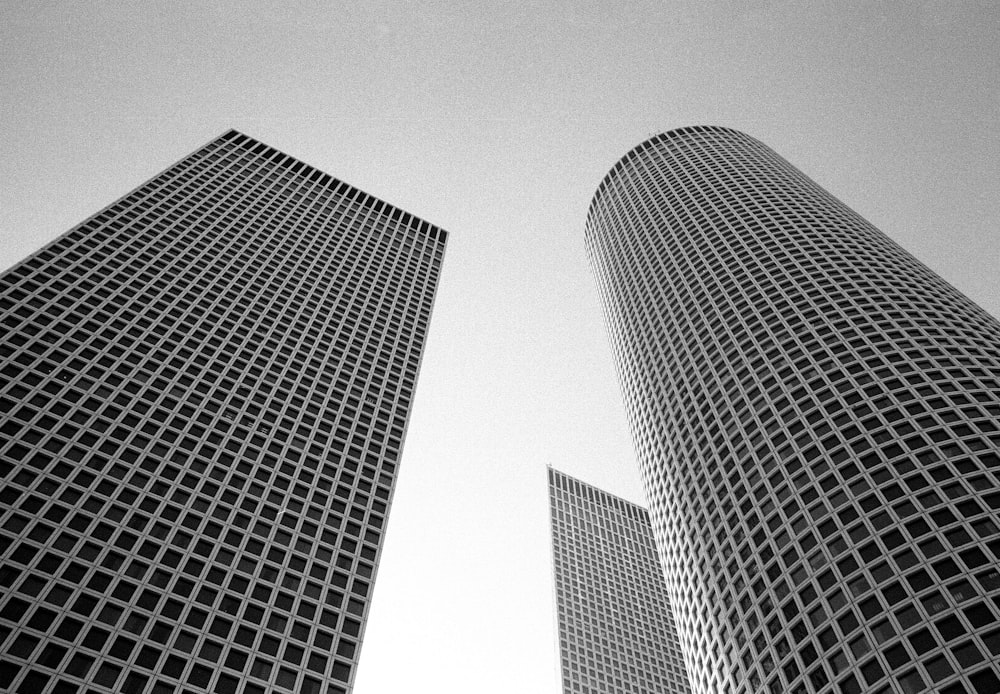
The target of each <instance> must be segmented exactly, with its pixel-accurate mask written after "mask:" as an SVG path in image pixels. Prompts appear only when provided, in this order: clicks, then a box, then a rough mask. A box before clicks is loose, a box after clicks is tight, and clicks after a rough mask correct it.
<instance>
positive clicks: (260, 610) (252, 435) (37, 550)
mask: <svg viewBox="0 0 1000 694" xmlns="http://www.w3.org/2000/svg"><path fill="white" fill-rule="evenodd" d="M445 243H446V234H445V232H444V231H442V230H441V229H438V228H436V227H434V226H432V225H430V224H428V223H426V222H423V221H421V220H419V219H417V218H415V217H413V216H412V215H410V214H408V213H406V212H403V211H402V210H400V209H398V208H395V207H393V206H391V205H388V204H386V203H385V202H383V201H381V200H378V199H376V198H373V197H372V196H370V195H367V194H366V193H364V192H362V191H360V190H358V189H356V188H354V187H352V186H349V185H347V184H345V183H342V182H340V181H337V180H336V179H334V178H332V177H331V176H329V175H327V174H325V173H323V172H321V171H318V170H316V169H314V168H312V167H310V166H308V165H306V164H304V163H302V162H300V161H297V160H295V159H293V158H291V157H289V156H287V155H285V154H282V153H281V152H278V151H276V150H274V149H272V148H271V147H268V146H267V145H265V144H263V143H260V142H258V141H256V140H254V139H252V138H249V137H247V136H245V135H242V134H240V133H238V132H235V131H230V132H227V133H225V134H223V135H222V136H220V137H219V138H217V139H215V140H213V141H212V142H210V143H208V144H207V145H205V146H204V147H202V148H200V149H198V150H197V151H195V152H194V153H193V154H191V155H190V156H187V157H185V158H184V159H182V160H181V161H179V162H177V163H176V164H174V165H173V166H171V167H170V168H168V169H167V170H166V171H164V172H162V173H161V174H159V175H157V176H155V177H154V178H152V179H151V180H150V181H148V182H147V183H145V184H143V185H141V186H140V187H139V188H137V189H136V190H134V191H133V192H131V193H129V194H128V195H126V196H125V197H124V198H122V199H121V200H119V201H117V202H115V203H114V204H112V205H111V206H109V207H108V208H106V209H105V210H103V211H101V212H100V213H98V214H96V215H94V216H93V217H91V218H90V219H88V220H86V221H85V222H83V223H82V224H80V225H79V226H77V227H75V228H74V229H72V230H70V231H69V232H67V233H66V234H64V235H63V236H61V237H60V238H58V239H57V240H56V241H54V242H52V243H50V244H49V245H47V246H46V247H45V248H43V249H42V250H40V251H39V252H37V253H36V254H34V255H33V256H31V257H29V258H28V259H26V260H25V261H23V262H21V263H19V264H18V265H16V266H14V267H13V268H11V269H10V270H8V271H7V272H6V273H4V274H3V275H2V276H0V325H2V334H3V352H2V353H0V417H2V420H0V432H2V438H0V477H2V486H0V590H2V592H0V652H2V654H3V658H2V664H0V689H2V690H3V691H11V692H31V693H32V694H49V693H51V694H69V693H73V692H80V693H83V692H87V693H88V694H89V693H90V692H135V693H139V692H151V693H153V694H166V693H168V692H171V693H172V692H177V693H181V692H184V693H185V694H187V693H192V694H195V693H197V694H200V693H202V692H219V693H229V692H248V693H256V694H265V693H268V694H269V693H270V692H281V691H289V692H296V693H298V692H309V693H319V692H323V693H324V694H343V693H344V692H347V691H350V689H351V684H352V682H353V679H354V675H355V671H356V667H357V661H358V653H359V649H360V647H361V639H362V635H363V632H364V626H365V620H366V617H367V614H368V609H369V604H370V599H371V595H372V587H373V581H374V579H375V573H376V568H377V566H378V560H379V552H380V547H381V546H382V539H383V536H384V533H385V525H386V520H387V516H388V512H389V507H390V503H391V500H392V495H393V488H394V481H395V478H396V473H397V471H398V467H399V464H400V451H401V449H402V445H403V438H404V435H405V432H406V427H407V422H408V417H409V414H410V411H411V407H412V400H413V394H414V388H415V385H416V379H417V371H418V368H419V365H420V360H421V355H422V353H423V349H424V344H425V342H426V338H427V329H428V323H429V320H430V315H431V307H432V304H433V300H434V295H435V290H436V286H437V282H438V274H439V272H440V268H441V262H442V256H443V253H444V249H445Z"/></svg>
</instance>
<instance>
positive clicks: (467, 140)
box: [0, 0, 1000, 694]
mask: <svg viewBox="0 0 1000 694" xmlns="http://www.w3.org/2000/svg"><path fill="white" fill-rule="evenodd" d="M998 45H1000V4H998V3H996V2H989V1H984V2H958V1H956V2H951V1H947V0H934V1H931V2H919V1H912V2H873V1H871V0H867V1H864V2H844V1H842V0H835V1H833V0H832V1H830V2H787V3H785V2H768V1H766V0H765V1H758V2H752V3H746V2H737V1H732V2H708V1H707V0H697V1H694V2H680V1H676V0H675V1H672V2H665V1H648V2H628V1H625V0H618V1H616V2H605V3H600V2H587V1H585V0H577V1H574V2H569V1H567V2H556V1H551V2H522V3H499V2H425V3H416V2H414V3H404V2H395V3H382V2H371V1H367V2H351V3H337V2H330V1H325V2H283V3H273V4H266V3H253V2H247V1H240V2H214V3H199V2H181V1H178V0H174V1H172V2H163V3H159V2H137V3H98V2H81V1H77V2H45V3H43V2H7V3H3V5H2V6H0V236H2V243H0V267H7V266H8V265H10V264H12V263H14V262H17V261H18V260H20V259H21V258H23V257H24V256H25V255H27V254H29V253H30V252H32V251H33V250H35V249H37V248H38V247H39V246H40V245H41V244H43V243H45V242H46V241H48V240H50V239H52V238H53V237H54V236H56V235H58V234H60V233H62V232H64V231H65V230H66V229H68V228H69V227H71V226H72V225H74V224H76V223H78V222H79V221H81V220H82V219H84V218H86V217H87V216H89V215H90V214H93V213H94V212H96V211H97V210H98V209H99V208H101V207H103V206H105V205H107V204H108V203H110V202H112V201H113V200H114V199H116V198H118V197H120V196H121V195H123V194H124V193H126V192H128V191H129V190H131V189H132V188H134V187H135V186H137V185H138V184H140V183H141V182H142V181H144V180H146V179H147V178H149V177H151V176H152V175H154V174H155V173H157V172H158V171H160V170H162V169H163V168H165V167H167V166H169V165H170V164H172V163H173V162H174V161H176V160H177V159H179V158H181V157H182V156H184V155H186V154H187V153H189V152H190V151H191V150H193V149H195V148H196V147H198V146H200V145H202V144H204V143H205V142H206V141H208V140H209V139H211V138H213V137H215V136H216V135H218V134H219V133H221V132H222V131H223V130H225V129H227V128H229V127H235V128H237V129H239V130H242V131H243V132H245V133H247V134H249V135H252V136H254V137H256V138H259V139H261V140H263V141H265V142H267V143H268V144H270V145H273V146H274V147H277V148H279V149H281V150H284V151H286V152H288V153H289V154H292V155H294V156H296V157H299V158H300V159H303V160H305V161H307V162H309V163H311V164H313V165H315V166H317V167H319V168H321V169H323V170H325V171H328V172H329V173H331V174H333V175H334V176H336V177H338V178H341V179H343V180H345V181H348V182H350V183H352V184H354V185H356V186H358V187H360V188H362V189H364V190H366V191H368V192H370V193H373V194H375V195H377V196H379V197H382V198H384V199H386V200H387V201H389V202H391V203H393V204H395V205H398V206H400V207H403V208H404V209H406V210H408V211H410V212H413V213H414V214H416V215H418V216H421V217H423V218H425V219H427V220H428V221H431V222H433V223H435V224H438V225H440V226H442V227H444V228H445V229H447V230H448V231H449V232H451V237H450V240H449V248H448V252H447V255H446V257H445V262H444V274H443V279H442V283H441V286H440V290H439V293H438V299H437V304H436V307H435V313H434V317H433V320H432V323H431V329H430V338H429V344H428V348H427V352H426V356H425V360H424V364H423V370H422V372H421V375H420V381H419V385H418V388H417V396H416V400H415V408H414V412H413V416H412V420H411V424H410V431H409V436H408V440H407V441H406V446H405V450H404V453H403V462H402V466H401V472H400V475H399V480H398V485H397V490H396V497H395V504H394V508H393V511H392V515H391V517H390V519H389V524H388V535H387V541H386V544H385V549H384V554H383V557H382V564H381V568H380V570H379V576H378V583H377V585H376V589H375V593H374V603H373V609H372V616H371V620H370V622H369V625H368V632H367V635H366V637H365V644H364V648H363V650H362V654H361V665H360V670H359V674H358V677H357V686H356V694H383V693H385V692H404V691H405V692H412V691H417V692H420V691H428V692H429V691H433V692H436V693H444V694H451V693H455V694H466V693H467V692H470V691H474V692H477V694H492V693H499V692H503V693H504V694H508V693H509V692H529V693H533V692H539V693H552V694H555V692H557V691H558V689H557V675H556V663H557V660H556V647H555V633H554V631H553V622H554V616H553V610H552V593H551V564H550V559H549V539H548V517H547V502H546V481H545V472H544V471H545V465H546V464H551V465H553V466H555V467H557V468H559V469H562V470H564V471H566V472H568V473H569V474H572V475H574V476H577V477H580V478H582V479H584V480H586V481H589V482H591V483H594V484H597V485H599V486H603V487H605V488H606V489H608V490H609V491H611V492H613V493H616V494H620V495H622V496H625V497H626V498H629V499H632V500H636V501H640V502H643V501H644V497H643V493H642V490H641V486H640V483H639V478H638V473H637V471H636V468H635V463H634V458H633V452H632V444H631V439H630V437H629V433H628V430H627V427H626V424H625V418H624V413H623V410H622V406H621V397H620V394H619V391H618V386H617V381H616V378H615V374H614V369H613V365H612V361H611V352H610V350H609V348H608V343H607V337H606V335H605V332H604V326H603V319H602V316H601V313H600V306H599V303H598V299H597V294H596V291H595V288H594V282H593V278H592V276H591V274H590V269H589V267H588V265H587V261H586V256H585V253H584V246H583V224H584V218H585V215H586V211H587V206H588V204H589V202H590V198H591V195H592V194H593V193H594V190H595V189H596V187H597V184H598V183H599V182H600V180H601V178H602V177H603V176H604V174H605V173H606V172H607V171H608V169H610V167H611V166H612V165H613V164H614V163H615V161H617V159H618V158H619V157H621V156H622V155H623V154H625V152H627V151H628V150H629V149H630V148H631V147H633V146H635V145H636V144H638V143H639V142H641V141H642V140H644V139H646V138H647V137H649V136H650V135H653V134H654V133H657V132H661V131H663V130H668V129H670V128H675V127H680V126H685V125H694V124H716V125H725V126H730V127H734V128H738V129H740V130H743V131H745V132H747V133H749V134H751V135H753V136H755V137H757V138H759V139H761V140H762V141H764V142H765V143H767V144H768V145H770V146H771V147H773V148H774V149H775V150H777V152H778V153H779V154H782V155H783V156H785V157H786V158H787V159H789V160H790V161H791V162H792V163H793V164H795V165H796V166H798V167H799V168H801V169H802V170H803V171H805V172H806V173H807V174H808V175H809V176H811V177H812V178H814V179H815V180H816V181H818V182H819V183H820V184H821V185H823V186H825V187H826V188H827V189H828V190H830V191H831V192H832V193H833V194H834V195H837V196H838V197H840V198H841V199H842V200H844V201H845V202H846V203H847V204H848V205H850V206H851V207H853V208H854V209H856V210H857V211H859V212H860V213H861V214H862V215H864V216H865V217H867V218H868V219H869V220H870V221H872V222H873V223H874V224H875V225H876V226H878V227H879V228H881V229H882V230H883V231H885V232H886V233H887V234H889V235H890V236H891V237H893V238H894V239H896V240H897V241H899V242H900V243H901V244H902V245H903V246H904V247H906V248H907V249H909V250H910V251H911V252H913V253H914V254H915V255H916V256H917V257H918V258H920V259H921V260H923V261H924V262H926V263H928V264H929V265H930V266H931V267H932V268H934V269H935V270H937V271H938V272H939V273H940V274H941V275H943V276H944V277H945V278H946V279H947V280H949V281H950V282H952V283H953V284H955V285H956V286H957V287H958V288H959V289H961V290H963V291H964V292H965V293H966V294H968V295H969V296H970V297H971V298H972V299H974V300H975V301H977V302H979V303H980V304H981V305H982V306H984V307H985V308H986V309H987V310H989V311H991V312H992V313H993V314H994V315H997V314H998V313H1000V281H998V280H997V270H998V265H1000V262H998V261H1000V237H998V235H997V234H996V229H997V220H998V218H1000V214H998V213H1000V133H998V123H1000V85H998V79H1000V49H998V48H997V46H998Z"/></svg>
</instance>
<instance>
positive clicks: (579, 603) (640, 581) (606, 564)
mask: <svg viewBox="0 0 1000 694" xmlns="http://www.w3.org/2000/svg"><path fill="white" fill-rule="evenodd" d="M549 509H550V511H549V513H550V518H551V521H552V566H553V572H554V575H555V588H556V590H555V593H556V614H557V619H558V629H559V655H560V670H561V675H562V690H563V694H626V693H628V694H688V692H689V691H690V688H689V686H688V683H687V674H686V673H685V671H684V662H683V660H681V653H680V645H679V644H678V642H677V631H676V630H675V628H674V622H673V617H672V615H671V612H670V600H669V598H668V597H667V586H666V583H665V582H664V580H663V569H662V568H661V567H660V561H659V559H658V558H657V556H656V547H655V545H654V544H653V531H652V528H651V527H650V525H649V514H648V513H647V512H646V509H644V508H642V507H641V506H636V505H635V504H633V503H630V502H628V501H625V500H624V499H620V498H618V497H616V496H612V495H611V494H608V493H607V492H604V491H602V490H600V489H598V488H596V487H592V486H590V485H588V484H584V483H583V482H580V481H579V480H576V479H573V478H572V477H570V476H569V475H565V474H563V473H561V472H559V471H557V470H553V469H551V468H549Z"/></svg>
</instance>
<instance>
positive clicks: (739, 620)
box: [586, 126, 1000, 694]
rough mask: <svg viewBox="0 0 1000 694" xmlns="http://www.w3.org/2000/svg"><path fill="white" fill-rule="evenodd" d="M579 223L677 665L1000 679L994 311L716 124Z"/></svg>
mask: <svg viewBox="0 0 1000 694" xmlns="http://www.w3.org/2000/svg"><path fill="white" fill-rule="evenodd" d="M586 241H587V248H588V252H589V256H590V259H591V263H592V266H593V269H594V272H595V275H596V278H597V283H598V286H599V290H600V293H601V295H602V300H603V305H604V310H605V316H606V322H607V327H608V331H609V334H610V338H611V344H612V349H613V351H614V355H615V360H616V363H617V368H618V373H619V377H620V381H621V387H622V392H623V395H624V400H625V405H626V409H627V414H628V418H629V421H630V425H631V429H632V432H633V436H634V440H635V446H636V450H637V454H638V457H639V465H640V469H641V473H642V478H643V481H644V485H645V488H646V493H647V497H648V499H649V501H650V514H651V517H652V521H653V530H654V535H655V537H656V541H657V545H658V549H659V551H660V554H661V558H662V560H663V565H664V570H665V573H666V577H667V584H668V587H669V593H670V598H671V602H672V606H673V609H674V614H675V617H676V621H677V625H678V632H679V636H680V641H681V646H682V650H683V652H684V657H685V661H686V663H687V667H688V672H689V674H690V677H691V683H692V687H693V690H694V691H695V692H697V693H698V694H709V693H710V692H711V693H716V692H732V693H734V694H736V693H738V694H750V693H751V692H770V693H771V694H784V693H793V694H799V693H806V692H815V693H823V694H826V693H828V692H844V693H847V694H860V693H861V692H865V693H870V694H888V693H890V692H905V693H907V694H915V693H916V692H928V691H933V692H942V693H944V694H962V693H966V694H972V693H977V694H996V692H998V691H1000V678H998V675H1000V666H998V659H1000V573H998V571H997V565H998V561H1000V524H998V517H997V513H998V509H1000V491H998V485H1000V455H998V452H1000V426H998V421H1000V324H998V322H997V320H996V319H995V318H993V317H992V316H990V315H988V314H987V313H985V312H984V311H983V310H982V309H980V308H979V307H978V306H976V305H975V304H973V303H972V302H971V301H969V300H968V299H967V298H966V297H964V296H963V295H962V294H960V293H959V292H958V291H957V290H955V289H954V288H953V287H951V286H950V285H949V284H948V283H946V282H944V281H943V280H942V279H941V278H939V277H938V276H937V275H935V274H934V273H933V272H932V271H930V270H929V269H928V268H927V267H926V266H924V265H923V264H921V263H920V262H918V261H917V260H915V259H914V258H913V257H912V256H910V255H909V254H907V253H906V252H905V251H904V250H903V249H901V248H900V247H899V246H898V245H897V244H895V243H894V242H893V241H891V240H890V239H889V238H887V237H886V236H885V235H884V234H882V233H881V232H880V231H878V230H877V229H875V228H874V227H873V226H872V225H871V224H869V223H868V222H866V221H865V220H864V219H862V218H861V217H860V216H858V215H857V214H856V213H855V212H853V211H852V210H850V209H849V208H847V207H846V206H845V205H844V204H842V203H841V202H839V201H838V200H837V199H835V198H834V197H833V196H831V195H830V194H829V193H827V192H826V191H824V190H823V189H822V188H820V187H819V186H818V185H816V184H815V183H814V182H813V181H811V180H810V179H809V178H807V177H806V176H805V175H803V174H802V173H801V172H799V171H798V170H797V169H795V168H794V167H793V166H791V165H790V164H789V163H788V162H786V161H785V160H784V159H783V158H781V157H780V156H779V155H777V154H775V153H774V152H773V151H772V150H771V149H769V148H768V147H766V146H765V145H763V144H761V143H760V142H758V141H757V140H755V139H753V138H751V137H749V136H747V135H745V134H743V133H740V132H737V131H734V130H730V129H726V128H719V127H700V126H699V127H690V128H682V129H680V130H674V131H670V132H667V133H664V134H662V135H658V136H656V137H654V138H651V139H650V140H648V141H646V142H644V143H642V144H640V145H639V146H637V147H636V148H635V149H633V150H632V151H631V152H629V153H628V154H627V155H626V156H625V157H623V158H622V160H621V161H619V162H618V163H617V164H616V165H615V166H614V168H613V169H612V170H611V172H610V173H609V174H608V175H607V177H606V178H605V180H604V181H603V182H602V183H601V185H600V187H599V189H598V191H597V193H596V195H595V197H594V200H593V203H592V205H591V208H590V212H589V216H588V219H587V227H586Z"/></svg>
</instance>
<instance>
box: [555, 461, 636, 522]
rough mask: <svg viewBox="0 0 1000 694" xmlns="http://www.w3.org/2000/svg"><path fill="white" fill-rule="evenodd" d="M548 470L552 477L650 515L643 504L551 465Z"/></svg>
mask: <svg viewBox="0 0 1000 694" xmlns="http://www.w3.org/2000/svg"><path fill="white" fill-rule="evenodd" d="M548 469H549V472H550V473H551V474H552V475H554V476H559V477H563V478H565V479H568V480H572V481H573V482H577V483H578V484H580V485H581V486H583V487H587V488H588V489H593V490H594V491H595V492H597V493H598V494H600V495H601V496H604V497H607V498H608V499H610V500H612V501H617V502H619V503H621V504H623V505H625V506H632V507H634V508H637V509H639V510H640V511H642V512H643V513H645V514H648V513H649V509H648V508H646V507H645V506H643V505H642V504H637V503H636V502H634V501H629V500H628V499H626V498H624V497H621V496H618V495H617V494H612V493H611V492H609V491H607V490H605V489H601V488H600V487H596V486H594V485H592V484H590V483H589V482H584V481H583V480H581V479H580V478H579V477H574V476H573V475H569V474H567V473H565V472H563V471H562V470H557V469H556V468H554V467H552V466H551V465H549V466H548Z"/></svg>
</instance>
